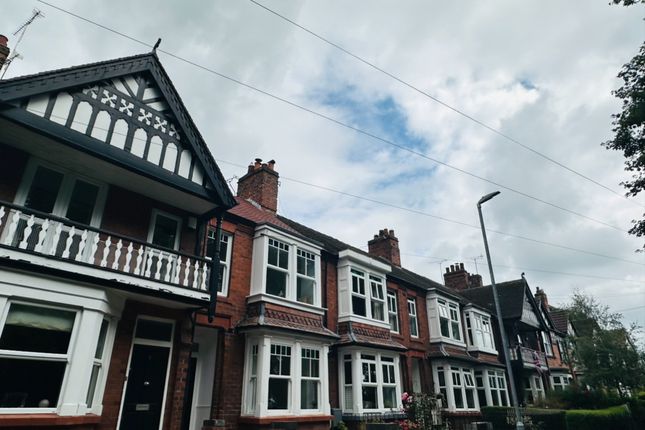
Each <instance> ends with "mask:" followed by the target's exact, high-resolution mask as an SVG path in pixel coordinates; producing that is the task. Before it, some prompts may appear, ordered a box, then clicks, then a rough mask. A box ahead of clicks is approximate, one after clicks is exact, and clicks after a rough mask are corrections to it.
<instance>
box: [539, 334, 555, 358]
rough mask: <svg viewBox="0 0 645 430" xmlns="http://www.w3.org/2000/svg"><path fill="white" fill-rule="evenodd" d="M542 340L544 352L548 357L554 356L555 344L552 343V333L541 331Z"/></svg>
mask: <svg viewBox="0 0 645 430" xmlns="http://www.w3.org/2000/svg"><path fill="white" fill-rule="evenodd" d="M540 340H541V341H542V347H543V348H544V353H545V354H546V356H547V357H554V355H553V344H552V343H551V335H550V334H549V332H545V331H541V332H540Z"/></svg>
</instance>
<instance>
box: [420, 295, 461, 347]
mask: <svg viewBox="0 0 645 430" xmlns="http://www.w3.org/2000/svg"><path fill="white" fill-rule="evenodd" d="M427 306H428V321H429V324H430V341H431V342H447V343H452V344H455V345H460V346H465V345H466V342H465V340H464V336H463V334H462V323H461V312H460V309H459V303H458V302H456V301H452V300H450V299H448V298H446V297H443V296H438V295H436V294H433V293H430V294H429V295H428V300H427Z"/></svg>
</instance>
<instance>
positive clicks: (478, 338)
mask: <svg viewBox="0 0 645 430" xmlns="http://www.w3.org/2000/svg"><path fill="white" fill-rule="evenodd" d="M466 332H467V333H468V343H469V349H470V350H478V351H483V352H488V353H491V354H497V349H496V348H495V339H494V337H493V326H492V324H491V319H490V316H489V315H487V314H484V313H481V312H477V311H475V310H468V311H466Z"/></svg>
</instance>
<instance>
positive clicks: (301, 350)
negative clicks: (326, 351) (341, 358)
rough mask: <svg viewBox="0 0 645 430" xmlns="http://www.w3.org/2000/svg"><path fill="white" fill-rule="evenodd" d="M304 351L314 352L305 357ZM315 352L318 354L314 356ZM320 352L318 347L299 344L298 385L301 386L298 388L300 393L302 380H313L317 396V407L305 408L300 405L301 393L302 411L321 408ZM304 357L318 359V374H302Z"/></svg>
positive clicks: (317, 410)
mask: <svg viewBox="0 0 645 430" xmlns="http://www.w3.org/2000/svg"><path fill="white" fill-rule="evenodd" d="M305 351H311V353H314V354H312V355H311V356H309V357H305V355H306V354H305ZM307 354H309V353H307ZM316 354H317V355H318V357H315V356H314V355H316ZM320 354H321V350H320V348H310V347H309V346H307V345H305V346H301V347H300V364H301V369H300V387H301V388H300V390H301V394H302V383H303V382H304V381H311V382H315V383H316V384H317V385H316V390H317V398H318V407H317V408H305V407H303V406H302V395H301V398H300V409H301V410H303V411H307V412H308V411H316V412H319V411H320V410H321V409H322V407H321V404H320V400H321V393H320V387H321V386H322V382H321V380H320V376H321V373H322V372H321V369H320V366H321V363H322V359H321V357H320ZM304 359H309V360H316V361H318V376H311V375H309V376H305V375H304V371H303V369H302V361H303V360H304Z"/></svg>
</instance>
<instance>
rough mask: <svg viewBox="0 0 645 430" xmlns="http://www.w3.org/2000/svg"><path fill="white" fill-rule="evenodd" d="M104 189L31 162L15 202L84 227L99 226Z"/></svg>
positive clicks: (76, 176)
mask: <svg viewBox="0 0 645 430" xmlns="http://www.w3.org/2000/svg"><path fill="white" fill-rule="evenodd" d="M105 188H106V187H105V186H103V185H102V184H99V183H96V182H95V181H92V180H89V179H86V178H82V177H80V176H78V175H75V174H73V173H71V172H68V171H65V170H63V169H60V168H57V167H55V166H50V165H47V164H43V163H40V162H38V161H36V160H32V161H31V162H30V163H29V165H28V167H27V169H26V170H25V176H24V177H23V180H22V184H21V188H20V190H19V192H18V194H17V196H16V203H17V204H19V205H23V206H25V207H27V208H29V209H33V210H36V211H40V212H45V213H51V214H53V215H56V216H59V217H64V218H67V219H69V220H71V221H74V222H78V223H81V224H87V225H93V226H95V227H96V226H98V225H99V223H100V218H101V212H102V206H103V202H104V201H105V191H106V190H105Z"/></svg>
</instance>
